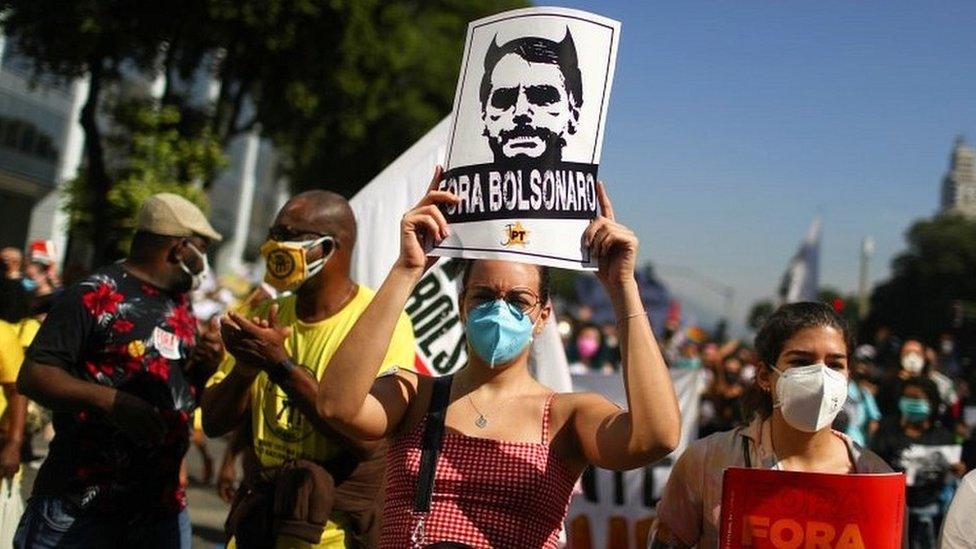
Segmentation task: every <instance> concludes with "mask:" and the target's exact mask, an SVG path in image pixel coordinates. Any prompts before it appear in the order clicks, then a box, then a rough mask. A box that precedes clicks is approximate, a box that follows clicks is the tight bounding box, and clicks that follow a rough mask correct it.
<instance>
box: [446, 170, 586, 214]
mask: <svg viewBox="0 0 976 549" xmlns="http://www.w3.org/2000/svg"><path fill="white" fill-rule="evenodd" d="M597 167H598V166H597V165H596V164H584V163H580V162H558V163H556V164H555V165H553V166H550V167H547V168H544V169H543V168H539V167H532V166H524V165H521V164H514V165H512V166H508V167H506V166H500V165H499V164H494V163H493V164H475V165H472V166H461V167H458V168H453V169H451V170H450V171H448V172H447V174H446V175H445V177H444V179H443V180H442V181H441V182H440V184H439V185H438V189H440V190H448V191H451V192H452V193H454V194H456V195H458V197H459V199H460V200H459V202H458V203H457V204H456V205H450V206H447V207H446V208H445V209H444V214H445V217H447V221H448V222H449V223H468V222H471V221H486V220H491V219H513V218H517V219H593V218H594V217H596V215H597V200H596V174H597Z"/></svg>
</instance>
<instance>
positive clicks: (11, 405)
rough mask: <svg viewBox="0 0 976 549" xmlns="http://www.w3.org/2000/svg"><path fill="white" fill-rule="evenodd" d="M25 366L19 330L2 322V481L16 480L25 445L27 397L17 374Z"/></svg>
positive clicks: (0, 326) (0, 377) (0, 451)
mask: <svg viewBox="0 0 976 549" xmlns="http://www.w3.org/2000/svg"><path fill="white" fill-rule="evenodd" d="M23 362H24V348H23V346H21V344H20V338H19V337H18V336H17V329H16V328H15V327H14V326H13V325H12V324H10V323H7V322H4V321H3V320H0V386H2V387H3V391H2V393H0V477H3V478H8V479H12V478H13V477H14V475H16V474H17V471H18V470H19V469H20V447H21V444H22V443H23V442H24V420H25V418H26V417H27V397H25V396H24V395H22V394H20V393H19V392H17V373H18V372H20V365H21V363H23Z"/></svg>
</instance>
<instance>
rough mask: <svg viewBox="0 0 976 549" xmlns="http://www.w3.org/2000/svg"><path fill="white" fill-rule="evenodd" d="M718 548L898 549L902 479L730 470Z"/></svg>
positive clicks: (902, 509) (724, 490)
mask: <svg viewBox="0 0 976 549" xmlns="http://www.w3.org/2000/svg"><path fill="white" fill-rule="evenodd" d="M722 482H723V485H722V523H721V524H722V526H721V530H720V544H719V546H720V547H721V548H722V549H738V548H741V547H750V548H752V547H754V548H756V549H801V548H802V549H865V548H870V549H899V548H900V547H901V546H902V525H903V523H904V520H905V476H904V475H902V474H883V475H831V474H821V473H797V472H792V471H769V470H761V469H739V468H730V469H727V470H726V471H725V475H724V478H723V481H722Z"/></svg>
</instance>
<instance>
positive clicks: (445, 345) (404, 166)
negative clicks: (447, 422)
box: [349, 119, 572, 392]
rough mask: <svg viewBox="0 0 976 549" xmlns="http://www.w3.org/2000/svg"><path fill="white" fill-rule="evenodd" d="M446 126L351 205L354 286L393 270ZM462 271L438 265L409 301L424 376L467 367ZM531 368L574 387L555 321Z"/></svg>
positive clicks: (553, 384)
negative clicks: (355, 234) (355, 236)
mask: <svg viewBox="0 0 976 549" xmlns="http://www.w3.org/2000/svg"><path fill="white" fill-rule="evenodd" d="M449 127H450V121H449V119H445V120H442V121H441V122H440V123H439V124H437V126H435V127H434V128H433V129H431V130H430V131H429V132H428V133H427V135H425V136H423V137H422V138H420V139H419V140H418V141H417V142H416V143H414V144H413V145H412V146H411V147H410V148H409V149H408V150H406V151H404V153H403V154H402V155H400V157H399V158H397V159H396V160H394V161H393V162H392V163H391V164H390V165H389V166H387V167H386V169H384V170H383V171H382V172H380V174H379V175H377V176H376V177H375V178H374V179H373V180H372V181H370V182H369V183H368V184H367V185H366V186H365V187H363V189H362V190H360V191H359V193H358V194H356V196H354V197H353V198H352V200H350V201H349V204H350V206H352V209H353V212H355V214H356V222H357V224H358V230H359V244H358V245H357V246H356V247H355V248H354V249H353V257H352V275H353V278H354V279H355V280H356V281H357V282H359V283H362V284H366V285H367V286H370V287H372V288H378V287H379V285H380V284H381V283H382V282H383V279H384V278H385V277H386V275H387V273H388V272H389V271H390V267H391V266H392V265H393V262H394V261H395V260H396V258H397V254H398V253H399V252H400V245H399V244H400V224H399V223H398V220H399V219H400V218H401V217H402V216H403V214H404V213H406V212H407V210H409V209H410V208H412V207H413V206H414V205H415V204H416V203H417V201H418V200H420V198H421V197H422V196H423V195H424V192H425V190H426V189H427V185H428V184H429V183H430V176H431V174H432V173H433V172H434V166H436V165H437V164H440V163H442V162H443V159H444V151H445V148H446V145H445V143H446V141H447V131H448V129H449ZM461 267H462V265H461V262H460V261H456V260H447V259H444V260H441V261H440V262H439V263H438V264H437V265H435V266H434V267H432V268H431V269H430V270H429V271H427V274H425V275H424V277H423V278H422V279H421V280H420V282H419V283H418V284H417V286H416V287H415V288H414V291H413V293H412V294H411V296H410V299H409V300H408V301H407V303H406V312H407V314H408V315H409V316H410V320H411V322H412V323H413V330H414V337H415V340H416V343H417V353H416V357H415V361H414V368H415V369H416V370H417V371H418V372H420V373H423V374H428V375H443V374H450V373H452V372H455V371H457V370H458V369H459V368H460V367H462V366H464V364H465V363H466V362H467V355H466V352H465V344H464V329H463V325H462V323H461V319H460V307H459V306H458V286H459V284H458V281H459V279H460V274H461V271H460V268H461ZM529 365H530V366H531V367H532V370H533V373H534V374H535V376H536V379H538V380H539V381H540V382H541V383H543V384H544V385H546V386H547V387H550V388H551V389H553V390H555V391H559V392H567V391H571V390H572V386H571V385H570V380H569V367H568V365H567V363H566V354H565V353H564V351H563V347H562V342H561V341H560V339H559V334H558V332H557V330H556V328H555V320H554V318H552V317H550V319H549V322H548V323H547V325H546V327H545V329H543V332H542V333H541V334H540V335H539V337H538V338H536V340H535V342H534V343H533V344H532V353H531V355H530V358H529Z"/></svg>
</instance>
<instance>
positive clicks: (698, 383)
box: [566, 369, 704, 549]
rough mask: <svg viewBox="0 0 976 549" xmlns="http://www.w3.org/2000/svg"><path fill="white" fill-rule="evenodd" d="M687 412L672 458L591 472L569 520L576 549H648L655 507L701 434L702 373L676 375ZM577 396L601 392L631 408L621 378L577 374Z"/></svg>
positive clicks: (674, 379) (681, 404)
mask: <svg viewBox="0 0 976 549" xmlns="http://www.w3.org/2000/svg"><path fill="white" fill-rule="evenodd" d="M670 373H671V382H672V383H673V384H674V390H675V393H677V395H678V406H679V407H680V408H681V441H680V443H679V444H678V448H677V449H676V450H675V451H674V452H672V453H671V454H670V455H669V456H668V457H666V458H664V459H662V460H661V461H658V462H657V463H654V464H651V465H649V466H647V467H645V468H643V469H636V470H633V471H623V472H619V471H607V470H605V469H595V468H590V469H588V470H587V471H586V473H584V475H583V479H582V486H583V493H582V494H578V495H577V496H575V497H574V498H573V501H572V503H571V504H570V507H569V515H568V516H567V518H566V524H567V529H568V537H569V545H568V547H570V548H572V549H602V548H606V549H628V548H639V549H644V548H645V547H646V546H647V545H646V544H647V535H648V532H649V531H650V527H651V523H652V521H653V519H654V508H655V506H656V505H657V502H658V500H659V499H660V498H661V492H662V491H663V490H664V485H665V484H666V483H667V481H668V476H669V475H670V474H671V468H672V466H673V465H674V462H675V461H676V460H677V459H678V456H680V455H681V453H682V452H684V450H685V448H686V447H687V446H688V443H690V442H691V441H692V440H694V439H695V437H696V436H697V434H698V403H699V398H700V397H699V395H700V394H701V390H702V384H703V383H704V375H703V372H702V370H697V369H696V370H670ZM573 387H574V388H575V389H576V390H577V391H593V392H596V393H600V394H602V395H604V396H605V397H607V398H608V399H610V400H611V401H613V402H615V403H617V405H619V406H621V407H626V406H627V395H626V393H625V392H624V385H623V379H622V378H621V376H620V375H602V374H587V375H574V376H573Z"/></svg>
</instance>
